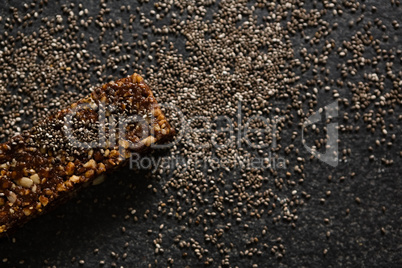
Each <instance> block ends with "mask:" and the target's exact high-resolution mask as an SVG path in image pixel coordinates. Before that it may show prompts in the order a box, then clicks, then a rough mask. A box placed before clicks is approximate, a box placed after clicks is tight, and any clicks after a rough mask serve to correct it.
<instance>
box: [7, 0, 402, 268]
mask: <svg viewBox="0 0 402 268" xmlns="http://www.w3.org/2000/svg"><path fill="white" fill-rule="evenodd" d="M49 2H51V3H49V4H48V5H47V6H45V8H44V12H43V14H40V16H45V15H47V14H52V13H54V12H61V11H60V9H61V8H60V5H61V3H60V1H49ZM125 2H129V1H117V2H116V3H109V4H108V6H115V7H116V9H118V8H119V6H120V5H122V4H124V3H125ZM363 3H366V5H367V6H368V8H367V9H368V10H369V9H370V7H371V6H372V5H375V6H377V12H375V13H373V12H365V20H367V21H369V20H374V19H375V18H380V19H381V20H383V23H384V24H385V25H386V26H387V27H389V28H392V26H391V21H392V20H394V19H397V20H398V19H400V16H401V14H402V8H401V7H395V6H393V5H391V4H390V1H363ZM83 4H84V6H85V7H86V8H93V9H98V8H99V7H98V6H99V5H98V4H96V3H94V1H83ZM130 5H131V8H132V12H133V13H135V12H136V11H135V8H136V7H137V6H140V7H141V11H142V12H147V11H149V10H150V9H151V8H152V4H146V5H142V4H140V3H137V2H136V1H132V3H130ZM309 5H311V3H310V2H309V1H306V7H308V6H309ZM10 6H15V7H21V6H22V4H21V3H19V2H18V1H5V2H4V1H3V3H2V6H1V7H0V15H1V16H2V17H3V22H2V23H4V19H5V18H6V17H7V16H10V12H9V7H10ZM208 8H209V9H211V10H209V11H211V13H213V10H214V9H217V5H212V6H211V7H208ZM21 9H22V7H21ZM112 10H113V9H112ZM113 12H114V11H113ZM113 12H112V14H113ZM125 14H126V15H125ZM357 15H358V14H352V13H345V14H344V15H343V16H341V17H336V20H337V22H338V24H339V27H338V30H337V31H334V32H333V33H332V34H331V38H333V39H335V40H343V39H344V38H345V36H351V35H352V34H354V33H355V32H356V28H353V27H349V26H348V22H349V21H350V20H351V19H354V18H356V16H357ZM116 16H117V15H116ZM118 16H121V17H122V18H123V19H124V16H128V13H119V14H118ZM328 16H329V15H328ZM328 20H329V21H331V19H328ZM135 29H136V30H137V31H138V32H139V33H141V32H143V31H148V32H149V33H150V36H149V40H153V38H154V37H153V36H152V33H151V31H150V30H149V29H144V28H142V27H141V26H140V25H138V26H137V25H136V26H135ZM97 30H98V29H96V28H95V29H93V28H90V29H89V30H88V31H92V33H93V34H94V36H96V31H97ZM25 31H27V32H29V30H27V29H26V30H25ZM106 38H111V39H112V38H113V37H112V36H110V37H106ZM401 38H402V32H401V30H400V29H399V30H398V31H395V35H392V36H390V39H389V40H388V42H386V43H383V45H384V46H386V47H388V48H392V47H394V48H396V49H402V39H401ZM293 39H294V42H293V44H294V50H295V55H296V57H297V56H298V55H299V53H298V51H300V49H302V48H303V47H305V46H308V45H307V44H306V43H305V42H303V41H301V40H300V39H299V37H298V36H297V35H296V36H294V37H293ZM172 40H174V42H175V46H176V47H177V48H179V51H180V53H182V54H183V55H185V56H186V52H185V49H184V43H185V39H184V37H183V36H177V37H172ZM94 45H96V42H94ZM96 51H97V50H95V49H94V50H93V53H96ZM99 56H100V57H101V55H99ZM144 62H145V67H144V70H143V73H146V72H145V68H146V67H147V64H149V62H148V61H145V60H144ZM337 63H339V59H337V58H336V57H334V58H333V59H330V60H329V63H328V64H327V65H328V66H333V68H335V66H336V65H337ZM395 64H397V66H399V68H400V66H401V61H400V60H397V61H395ZM131 71H132V70H129V72H131ZM140 71H141V70H140ZM361 71H362V72H363V70H361ZM359 72H360V70H359ZM112 74H113V75H114V76H115V77H118V76H119V74H118V73H112ZM361 75H362V74H358V75H357V76H356V78H355V79H357V80H358V79H359V77H361ZM311 77H312V74H311V73H309V72H308V73H307V74H303V77H302V79H301V81H300V83H303V82H305V81H307V80H308V79H310V78H311ZM93 82H94V83H96V81H93ZM341 94H344V96H347V94H348V93H347V92H346V91H345V92H341ZM399 112H400V107H399V108H398V109H397V110H396V112H395V114H396V115H394V117H390V118H388V119H387V120H388V121H387V122H393V123H394V125H395V128H394V130H393V132H392V133H396V134H397V140H396V142H395V145H394V146H393V147H392V148H386V147H385V146H383V147H381V148H380V149H379V150H378V151H377V154H378V157H377V158H376V159H377V160H376V161H374V162H370V161H369V155H370V153H369V152H368V150H367V147H368V145H370V144H373V143H374V142H375V140H376V139H377V137H376V136H375V135H368V134H367V132H365V131H360V132H358V133H348V134H342V145H343V147H344V148H351V149H352V152H353V153H352V154H351V156H350V157H349V158H348V161H347V162H346V163H345V162H343V163H340V165H339V166H338V167H336V168H331V167H329V166H328V165H326V164H324V163H321V162H319V161H313V162H309V163H306V167H305V170H306V179H305V181H304V183H303V186H302V189H303V190H304V191H306V192H308V193H310V194H311V195H312V197H311V199H309V200H306V203H307V204H306V205H305V206H302V207H300V208H299V209H298V215H299V219H298V221H297V224H296V228H292V227H291V226H290V225H287V224H274V223H272V217H266V218H262V219H260V220H259V222H256V223H254V224H255V225H253V226H254V228H255V229H249V230H242V229H240V230H241V231H239V232H233V233H231V234H229V235H228V236H229V237H228V238H227V240H226V242H232V243H233V244H234V245H235V247H234V249H233V251H232V252H231V253H230V263H231V266H233V267H234V266H236V265H237V266H239V267H250V266H251V264H253V263H258V264H260V266H259V267H285V266H286V267H296V266H305V267H327V266H329V267H339V266H348V267H362V266H366V267H374V266H375V267H397V266H398V265H402V259H401V256H402V245H401V244H402V243H401V242H402V240H401V232H402V231H401V225H402V209H401V202H402V194H401V178H400V173H401V171H402V169H401V157H400V156H399V150H401V148H400V147H401V146H400V137H399V132H400V131H401V126H400V121H398V120H397V115H399ZM362 128H363V129H364V126H363V125H362ZM284 132H285V134H283V135H291V133H288V134H286V131H284ZM398 147H399V148H398ZM306 155H308V154H307V153H306ZM382 156H387V157H388V159H394V162H395V163H394V165H392V166H384V165H383V164H382V163H381V161H380V160H379V159H380V158H381V157H382ZM351 172H355V173H356V176H354V177H353V178H352V177H351V176H348V175H347V174H350V173H351ZM345 174H346V179H345V180H344V181H342V182H341V181H340V180H339V177H341V176H345ZM148 175H149V174H148ZM328 175H332V177H333V178H334V179H333V180H332V181H329V180H328V179H327V178H328ZM231 179H232V176H231V175H230V174H228V175H227V180H228V182H230V181H231ZM150 183H152V184H153V187H156V188H157V189H158V193H156V194H154V193H153V192H152V189H148V187H147V186H148V185H149V184H150ZM162 185H163V182H159V181H155V179H153V178H152V177H149V176H147V174H145V173H141V174H135V173H134V172H132V171H131V170H129V169H128V168H126V169H123V170H121V171H118V172H116V173H114V174H112V175H110V176H109V177H108V179H107V180H106V181H105V182H104V183H103V184H101V185H99V186H95V187H90V188H88V189H85V190H84V191H82V192H81V193H80V194H79V195H78V197H76V198H74V199H73V200H71V201H70V202H68V203H67V204H65V205H63V206H62V207H60V208H58V209H57V210H55V211H53V212H51V213H49V214H47V215H45V216H42V217H40V218H38V219H35V220H33V221H32V222H30V223H28V224H27V225H26V226H25V227H24V228H22V229H21V230H19V231H18V232H17V233H15V234H13V235H12V236H11V237H7V238H3V239H2V240H0V267H14V266H17V267H41V266H53V265H55V266H57V267H77V266H80V264H79V262H78V261H79V260H84V261H85V264H84V266H85V267H97V266H99V261H100V260H105V262H106V265H105V267H110V265H111V264H112V263H115V264H116V265H117V267H120V266H124V267H145V266H147V265H148V264H152V265H153V266H155V265H154V264H155V262H154V260H155V259H157V260H158V264H157V265H156V266H157V267H159V266H160V267H165V266H167V265H168V263H167V259H168V258H169V257H172V258H174V259H175V262H174V265H173V266H174V267H184V266H185V265H189V266H190V267H199V266H203V262H201V261H199V260H198V259H197V258H196V256H195V255H194V254H193V253H192V252H191V251H189V255H188V257H187V258H185V259H184V258H182V257H181V255H182V251H181V250H180V249H179V248H178V247H176V245H175V244H174V243H170V242H168V241H172V239H173V237H174V236H176V235H177V234H182V235H183V236H185V237H194V238H196V239H197V240H199V241H202V240H203V232H202V229H201V228H195V227H194V228H193V227H191V226H189V227H188V228H187V230H186V231H185V232H182V231H181V230H180V227H181V226H182V225H185V224H184V222H177V221H176V220H173V219H169V218H166V217H165V218H163V217H160V218H158V219H157V220H153V219H152V216H151V217H149V218H148V219H144V218H143V217H141V215H143V214H144V212H145V210H146V209H148V208H154V209H155V208H156V207H157V202H158V201H159V200H160V198H159V197H158V194H159V193H160V192H161V190H160V189H161V187H162ZM328 190H330V191H331V192H332V194H331V196H330V197H329V198H326V202H325V204H322V203H321V202H320V201H319V200H320V198H323V197H325V192H326V191H328ZM356 197H359V198H360V199H361V203H360V204H358V203H357V202H355V198H356ZM383 206H385V207H386V210H385V212H384V211H383V210H382V207H383ZM130 208H131V209H135V210H137V213H136V215H139V220H138V222H134V221H133V219H132V218H133V217H132V215H131V214H130V210H129V209H130ZM347 209H350V213H349V214H347V213H346V210H347ZM153 212H155V211H151V214H150V215H152V213H153ZM126 215H130V218H129V219H128V220H127V219H124V217H125V216H126ZM325 218H328V219H329V220H330V223H329V224H326V223H325V222H324V219H325ZM232 220H233V223H232V224H233V225H236V223H235V221H234V219H232ZM162 223H164V224H165V229H167V230H165V231H164V241H166V242H165V243H166V244H164V248H165V253H164V254H161V255H155V254H154V249H155V247H154V244H153V240H154V239H155V238H156V237H157V231H158V230H159V226H160V225H161V224H162ZM214 224H215V226H212V228H214V227H217V226H221V225H222V226H224V224H226V220H225V221H222V222H219V220H217V221H215V223H214ZM263 225H267V226H268V231H267V235H266V239H267V241H268V243H269V245H270V246H272V245H274V244H279V242H276V240H277V238H278V237H281V243H283V244H284V246H285V248H286V253H285V254H284V257H283V258H280V259H278V258H277V257H276V256H275V255H274V254H271V253H270V252H269V249H268V250H265V251H264V254H262V255H261V256H254V257H253V258H241V257H239V254H238V251H239V250H244V248H246V247H245V245H244V241H243V240H242V239H243V238H246V237H250V236H251V235H252V234H253V233H254V232H257V230H256V229H257V228H256V226H257V227H258V226H263ZM122 226H124V227H125V228H126V231H125V232H124V233H123V232H122V230H121V228H122ZM381 228H385V230H386V232H385V234H384V233H382V232H381ZM148 229H152V230H153V233H152V234H147V230H148ZM328 230H329V231H331V235H330V237H329V238H328V237H327V236H326V232H327V231H328ZM229 232H230V231H229ZM258 232H260V231H258ZM126 242H128V244H129V245H128V247H125V246H124V245H125V243H126ZM205 247H206V248H208V249H209V251H210V253H209V254H210V256H212V257H214V259H216V262H215V263H213V264H212V266H213V267H215V266H217V265H218V264H219V263H220V262H219V260H220V258H221V257H222V255H221V254H220V253H219V252H217V250H216V248H215V247H213V246H211V245H209V244H206V245H205ZM94 249H99V252H98V253H94ZM324 249H328V253H327V254H326V255H324V254H323V250H324ZM111 252H115V253H116V254H118V255H119V256H118V257H114V256H112V255H113V254H112V253H111ZM125 252H126V253H127V258H126V259H123V258H122V255H123V253H125Z"/></svg>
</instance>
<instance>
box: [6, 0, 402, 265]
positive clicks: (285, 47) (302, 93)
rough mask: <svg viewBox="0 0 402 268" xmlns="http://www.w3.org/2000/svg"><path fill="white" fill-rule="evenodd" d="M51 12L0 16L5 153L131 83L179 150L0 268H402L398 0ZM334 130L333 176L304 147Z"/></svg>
mask: <svg viewBox="0 0 402 268" xmlns="http://www.w3.org/2000/svg"><path fill="white" fill-rule="evenodd" d="M61 2H62V3H61V4H60V5H59V4H57V6H56V4H55V3H52V2H51V1H47V0H42V1H36V0H34V1H32V2H25V3H22V2H19V1H9V2H7V3H6V4H5V5H4V6H3V7H2V8H1V9H0V29H1V31H0V140H1V141H2V142H4V141H6V140H7V139H8V138H10V137H12V136H13V135H15V134H17V133H19V132H21V131H23V130H26V129H29V128H31V127H32V126H34V125H36V124H37V122H38V120H40V119H43V118H45V117H46V116H47V115H49V114H50V113H52V112H54V111H56V110H58V109H61V108H64V107H66V106H67V104H68V103H72V102H73V101H77V100H78V99H80V98H82V97H83V96H85V95H87V94H88V93H89V92H90V91H91V86H96V85H101V84H102V83H104V82H108V81H111V80H115V79H118V78H121V77H124V76H127V75H129V74H132V73H133V72H138V73H140V74H142V75H143V77H144V78H145V79H146V80H147V82H148V83H149V84H150V85H151V88H152V89H153V92H154V94H155V97H156V98H157V99H158V101H159V103H161V104H162V105H163V106H164V107H165V108H164V110H165V112H166V114H167V117H168V119H169V121H170V122H171V123H172V125H173V126H174V127H175V128H176V129H177V130H178V136H177V137H176V141H177V142H176V144H175V145H173V146H171V147H170V148H168V149H165V150H158V151H156V152H155V153H154V154H153V155H150V158H149V159H148V160H149V162H152V161H153V162H154V163H153V165H152V166H151V167H150V168H149V170H138V168H137V169H134V168H133V169H129V168H127V169H126V170H123V171H121V172H118V173H117V174H114V175H111V176H109V178H108V180H107V181H106V182H104V183H103V184H102V185H99V186H96V187H92V188H91V189H86V190H85V191H83V192H82V193H81V194H80V195H79V196H78V197H77V198H75V199H74V200H72V201H71V202H70V203H68V204H66V205H64V206H63V207H61V208H60V209H58V210H57V211H55V212H53V213H51V214H49V215H46V216H44V217H41V218H40V219H37V220H35V221H34V222H32V223H29V224H28V225H26V226H25V227H24V228H23V229H21V230H19V232H17V233H16V234H14V235H13V236H11V237H9V239H8V240H3V241H0V262H2V265H6V266H8V267H13V266H18V265H26V266H32V267H38V266H41V265H44V266H45V267H66V266H72V267H75V266H88V267H94V266H98V265H101V266H103V265H104V266H112V267H133V265H135V266H140V267H148V266H149V267H159V266H162V267H166V266H172V267H176V266H177V267H185V266H186V265H188V267H198V266H202V265H210V266H211V267H218V266H220V267H250V266H251V267H266V266H280V265H283V266H314V265H325V266H328V265H346V266H348V265H349V266H350V265H353V266H356V265H359V266H360V265H385V264H388V265H396V264H397V263H398V262H399V263H400V256H399V254H398V252H397V251H398V247H400V241H401V234H400V230H399V228H400V226H401V224H402V220H401V209H400V204H401V201H402V200H401V192H400V189H401V180H400V179H399V174H400V173H401V168H400V167H399V166H398V164H397V163H398V162H400V161H401V157H402V150H401V147H400V136H399V135H398V133H399V132H400V131H401V120H402V115H401V100H402V90H401V89H402V71H401V70H402V69H401V62H402V43H401V42H400V40H399V39H400V36H402V30H401V28H400V25H399V20H400V18H399V16H398V14H401V12H402V7H401V6H400V2H399V1H398V0H391V1H384V3H381V4H380V3H379V1H374V0H371V1H369V0H366V1H363V0H361V1H357V0H350V1H346V0H343V1H336V0H332V1H330V0H324V1H301V0H289V1H272V2H271V1H244V0H241V1H213V0H205V1H173V0H164V1H158V2H153V1H138V2H137V1H136V2H133V3H130V4H127V3H125V1H100V2H98V3H96V4H89V3H86V1H82V3H80V2H77V1H71V2H69V3H65V1H61ZM126 2H129V1H126ZM333 103H337V105H338V110H337V117H336V118H333V117H331V116H328V114H329V113H328V111H327V113H325V107H326V106H328V105H330V104H333ZM319 112H321V113H322V118H320V119H322V120H318V121H317V122H316V123H314V124H313V123H311V124H310V121H309V120H310V119H311V116H314V114H317V113H319ZM333 123H336V124H337V130H338V135H339V136H338V138H337V144H338V150H337V151H335V152H336V153H337V154H335V155H333V157H335V158H336V159H338V162H337V166H336V167H331V166H330V165H328V164H327V163H325V162H322V161H320V160H319V159H318V158H317V157H314V155H312V154H311V153H309V151H308V150H307V149H306V146H308V147H310V148H313V150H315V151H317V152H320V153H321V154H324V153H325V152H329V151H331V150H333V148H328V146H327V145H328V143H329V140H330V139H331V137H330V134H328V133H329V132H328V128H327V127H328V126H329V124H333ZM304 125H308V126H307V127H306V128H303V126H304ZM239 133H242V134H241V135H239ZM302 134H303V135H302ZM302 137H303V138H302ZM302 139H305V141H306V142H305V144H303V142H302ZM331 152H332V151H331ZM158 161H160V162H158ZM142 163H143V164H144V165H145V164H146V163H145V162H142ZM250 163H254V164H250ZM38 234H39V235H38ZM49 240H50V241H49ZM398 240H399V241H398ZM77 243H78V244H79V245H78V246H77ZM44 244H46V245H49V249H46V252H44V251H43V250H41V248H42V249H43V245H44ZM16 252H18V253H19V254H20V255H17V254H16ZM0 266H1V265H0Z"/></svg>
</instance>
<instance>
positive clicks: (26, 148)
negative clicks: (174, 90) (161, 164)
mask: <svg viewBox="0 0 402 268" xmlns="http://www.w3.org/2000/svg"><path fill="white" fill-rule="evenodd" d="M174 132H175V131H174V129H173V128H172V127H171V126H170V125H169V123H168V122H167V121H166V118H165V116H164V114H163V113H162V111H161V110H160V107H159V105H158V103H157V101H156V99H155V97H154V96H153V94H152V92H151V90H150V88H149V86H148V85H147V84H146V83H145V82H144V80H143V79H142V77H141V76H139V75H137V74H133V75H132V76H129V77H127V78H123V79H120V80H117V81H115V82H110V83H107V84H104V85H103V86H101V87H98V88H95V89H94V90H93V91H92V93H91V94H90V95H89V96H87V97H86V98H84V99H81V100H79V101H78V102H76V103H73V104H72V105H71V106H70V107H68V108H66V109H63V110H61V111H59V112H57V113H56V114H54V115H52V116H50V117H49V118H47V119H46V120H43V121H41V122H40V123H39V124H38V125H37V126H35V127H33V128H32V129H30V130H29V131H27V132H24V133H22V134H21V135H18V136H15V137H13V138H11V140H9V141H8V142H6V143H3V144H0V236H1V235H4V234H6V233H8V232H9V230H12V229H15V227H17V226H20V225H22V224H24V223H25V222H27V221H28V220H30V219H31V218H33V217H35V216H38V215H40V214H43V213H44V212H46V211H48V210H49V209H50V208H52V207H55V206H56V205H58V204H59V203H61V202H63V201H64V200H66V199H68V198H69V197H70V196H71V195H72V193H75V192H76V191H77V190H79V189H80V188H82V187H83V186H86V185H89V184H91V183H96V182H97V179H99V178H101V177H102V176H103V175H104V174H105V173H107V172H110V171H112V170H114V169H116V168H119V167H121V166H123V165H124V164H125V163H126V162H127V161H126V159H127V158H128V156H129V155H130V153H133V152H135V153H145V152H146V151H147V150H148V149H149V148H150V147H151V145H152V144H157V143H163V142H165V141H168V140H170V139H172V137H173V135H174Z"/></svg>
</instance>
